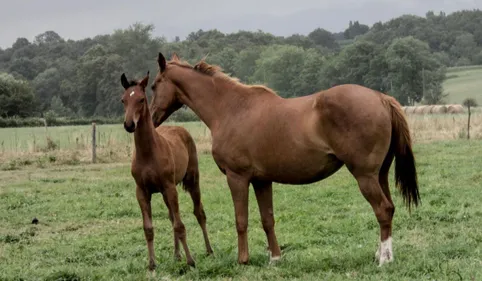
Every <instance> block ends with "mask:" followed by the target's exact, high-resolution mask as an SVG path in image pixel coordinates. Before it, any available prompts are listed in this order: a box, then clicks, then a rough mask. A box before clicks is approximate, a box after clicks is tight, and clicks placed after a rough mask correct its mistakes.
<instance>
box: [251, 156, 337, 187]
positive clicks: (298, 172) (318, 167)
mask: <svg viewBox="0 0 482 281" xmlns="http://www.w3.org/2000/svg"><path fill="white" fill-rule="evenodd" d="M342 166H343V162H341V161H340V160H339V159H337V158H336V157H335V156H334V155H332V154H321V155H313V154H311V155H305V156H301V155H299V157H293V158H292V159H286V160H281V161H279V162H277V163H272V164H268V165H266V166H265V167H264V168H263V169H262V171H263V172H262V173H260V175H259V178H260V179H264V180H269V181H273V182H278V183H284V184H309V183H313V182H317V181H320V180H322V179H325V178H327V177H329V176H331V175H332V174H333V173H335V172H336V171H338V170H339V169H340V168H341V167H342Z"/></svg>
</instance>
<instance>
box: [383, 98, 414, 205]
mask: <svg viewBox="0 0 482 281" xmlns="http://www.w3.org/2000/svg"><path fill="white" fill-rule="evenodd" d="M383 101H384V103H385V105H386V106H387V107H388V109H389V111H390V112H391V119H392V142H391V150H392V151H393V152H394V153H395V183H396V186H397V188H398V189H399V190H400V193H401V194H402V196H403V200H404V202H405V204H406V205H407V207H408V209H409V210H410V207H411V205H415V206H418V204H419V203H420V202H421V201H420V194H419V191H418V180H417V170H416V168H415V157H414V155H413V151H412V140H411V137H410V129H409V127H408V123H407V119H406V118H405V114H404V113H403V109H402V107H401V105H400V104H399V103H398V102H397V101H396V100H395V99H394V98H393V97H390V96H387V95H384V96H383Z"/></svg>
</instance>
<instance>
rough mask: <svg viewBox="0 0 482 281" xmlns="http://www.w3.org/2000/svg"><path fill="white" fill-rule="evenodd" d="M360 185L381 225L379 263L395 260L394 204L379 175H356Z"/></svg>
mask: <svg viewBox="0 0 482 281" xmlns="http://www.w3.org/2000/svg"><path fill="white" fill-rule="evenodd" d="M355 178H356V180H357V181H358V186H359V187H360V191H361V193H362V194H363V196H364V197H365V199H366V200H367V201H368V202H369V203H370V205H371V206H372V208H373V211H374V212H375V215H376V217H377V220H378V223H379V225H380V242H381V243H380V249H379V251H378V254H379V260H380V262H379V265H380V266H381V265H383V264H384V263H386V262H391V261H393V251H392V237H391V236H392V234H391V232H392V217H393V213H394V210H395V208H394V206H393V203H392V202H391V200H389V199H388V198H387V196H385V193H384V192H383V189H382V186H381V185H380V183H379V178H378V176H377V175H371V174H366V175H365V174H364V175H356V176H355Z"/></svg>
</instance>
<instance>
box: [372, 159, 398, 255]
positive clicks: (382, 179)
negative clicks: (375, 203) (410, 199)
mask: <svg viewBox="0 0 482 281" xmlns="http://www.w3.org/2000/svg"><path fill="white" fill-rule="evenodd" d="M393 158H394V155H393V154H391V153H389V154H388V155H387V157H386V158H385V161H384V162H383V165H382V168H381V169H380V174H379V175H378V182H379V183H380V186H381V188H382V191H383V194H385V197H386V198H387V200H388V202H390V204H392V207H393V209H392V213H391V219H393V215H394V214H395V205H394V204H393V201H392V196H391V195H390V186H389V184H388V172H389V170H390V166H391V164H392V161H393ZM391 219H390V221H391ZM388 237H392V224H391V223H390V225H389V229H388ZM381 247H382V242H381V241H380V245H379V246H378V250H377V252H376V253H375V258H376V259H377V260H379V261H380V252H381ZM390 250H391V249H390ZM390 252H391V251H390ZM391 256H392V259H393V253H392V255H391Z"/></svg>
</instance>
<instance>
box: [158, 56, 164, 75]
mask: <svg viewBox="0 0 482 281" xmlns="http://www.w3.org/2000/svg"><path fill="white" fill-rule="evenodd" d="M157 63H158V64H159V69H160V70H161V73H162V72H164V70H166V58H165V57H164V55H163V54H162V53H161V52H159V55H158V56H157Z"/></svg>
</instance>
